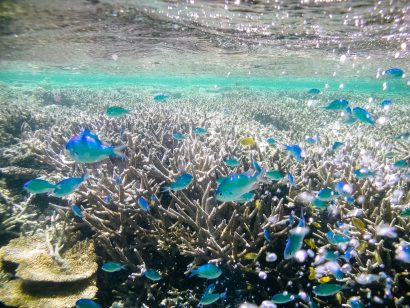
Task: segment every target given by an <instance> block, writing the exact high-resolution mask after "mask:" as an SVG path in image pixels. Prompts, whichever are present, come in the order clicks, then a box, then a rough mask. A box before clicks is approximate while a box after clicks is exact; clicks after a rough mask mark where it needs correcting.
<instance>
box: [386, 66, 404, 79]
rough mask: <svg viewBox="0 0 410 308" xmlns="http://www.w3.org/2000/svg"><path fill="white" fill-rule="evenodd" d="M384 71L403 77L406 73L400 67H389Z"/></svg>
mask: <svg viewBox="0 0 410 308" xmlns="http://www.w3.org/2000/svg"><path fill="white" fill-rule="evenodd" d="M384 73H385V74H387V75H390V76H393V77H402V76H403V75H404V71H403V70H402V69H401V68H398V67H394V68H389V69H388V70H385V71H384Z"/></svg>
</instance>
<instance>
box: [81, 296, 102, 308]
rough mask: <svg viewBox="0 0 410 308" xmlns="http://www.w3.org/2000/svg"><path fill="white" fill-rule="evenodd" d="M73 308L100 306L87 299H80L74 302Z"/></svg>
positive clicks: (98, 307)
mask: <svg viewBox="0 0 410 308" xmlns="http://www.w3.org/2000/svg"><path fill="white" fill-rule="evenodd" d="M75 308H102V306H101V305H99V304H97V303H96V302H94V301H93V300H92V299H89V298H80V299H79V300H78V301H76V302H75Z"/></svg>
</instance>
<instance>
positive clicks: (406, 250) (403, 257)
mask: <svg viewBox="0 0 410 308" xmlns="http://www.w3.org/2000/svg"><path fill="white" fill-rule="evenodd" d="M395 259H396V260H400V261H402V262H404V263H410V245H409V244H408V243H406V242H401V243H400V245H399V246H398V247H397V249H396V256H395Z"/></svg>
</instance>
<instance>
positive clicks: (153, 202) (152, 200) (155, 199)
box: [150, 195, 159, 206]
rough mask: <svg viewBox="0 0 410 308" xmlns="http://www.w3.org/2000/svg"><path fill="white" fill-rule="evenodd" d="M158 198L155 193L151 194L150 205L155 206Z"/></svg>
mask: <svg viewBox="0 0 410 308" xmlns="http://www.w3.org/2000/svg"><path fill="white" fill-rule="evenodd" d="M158 201H159V200H158V198H157V197H156V196H155V195H152V196H151V201H150V206H154V205H155V204H157V202H158Z"/></svg>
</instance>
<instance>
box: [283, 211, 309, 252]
mask: <svg viewBox="0 0 410 308" xmlns="http://www.w3.org/2000/svg"><path fill="white" fill-rule="evenodd" d="M308 233H309V228H307V227H306V223H305V218H304V216H303V209H302V215H301V218H300V221H299V224H298V226H297V227H296V228H294V229H292V230H290V231H289V236H288V239H287V241H286V246H285V251H284V253H283V254H284V258H285V260H289V259H292V258H293V257H294V256H295V254H296V252H298V251H299V250H300V249H301V248H302V246H303V239H304V238H305V236H306V234H308Z"/></svg>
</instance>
